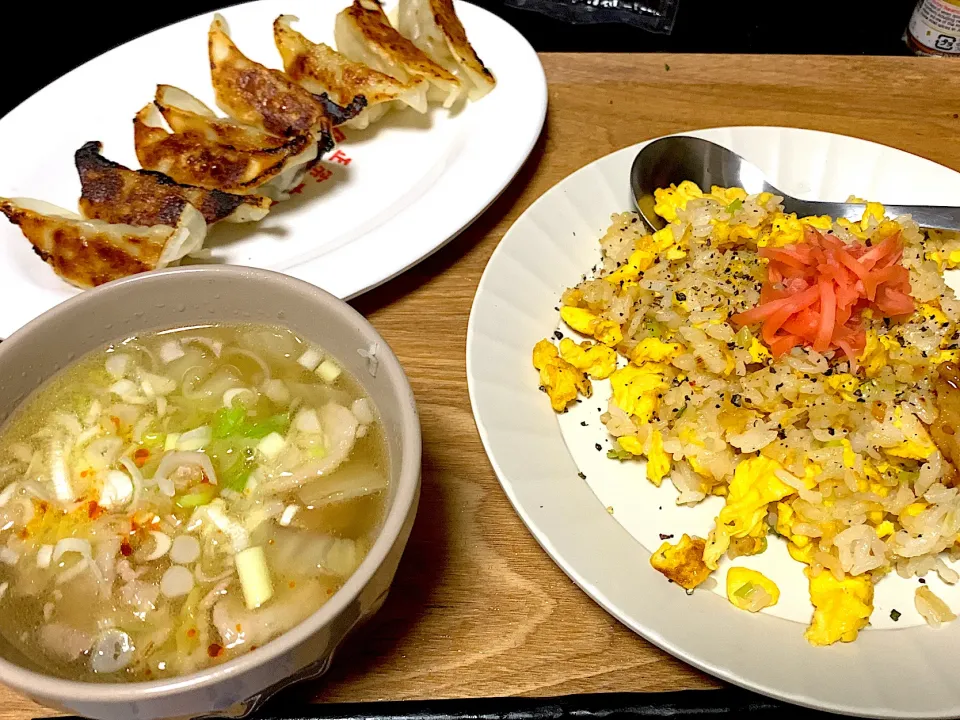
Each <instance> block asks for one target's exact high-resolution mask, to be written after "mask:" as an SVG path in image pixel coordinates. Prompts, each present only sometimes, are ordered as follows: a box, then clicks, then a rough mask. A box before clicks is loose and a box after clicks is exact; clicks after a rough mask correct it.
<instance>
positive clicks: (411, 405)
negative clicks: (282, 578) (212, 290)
mask: <svg viewBox="0 0 960 720" xmlns="http://www.w3.org/2000/svg"><path fill="white" fill-rule="evenodd" d="M213 273H216V274H218V275H226V276H227V277H229V278H232V279H233V280H234V282H236V283H251V282H252V283H256V284H258V285H261V287H266V286H286V287H287V288H288V289H292V290H294V291H296V292H299V293H300V294H301V295H303V296H305V298H307V299H309V300H312V301H313V302H314V303H315V304H317V306H318V307H321V308H323V310H324V311H328V312H330V311H332V312H333V313H334V314H337V315H339V316H341V317H342V318H343V319H345V320H347V321H348V322H352V323H353V324H355V325H356V326H357V327H358V328H360V329H361V330H363V331H364V332H365V333H366V334H369V335H370V336H371V337H372V339H373V341H374V342H376V343H378V348H377V351H376V352H377V359H378V360H379V365H378V371H379V372H386V373H387V374H388V375H389V378H390V383H391V385H393V386H394V389H395V391H396V393H397V395H398V399H399V405H400V408H399V413H400V417H401V422H400V430H401V437H400V446H401V462H400V472H399V477H398V481H397V490H396V495H395V496H394V502H393V505H392V507H391V508H390V510H389V511H388V513H387V516H386V517H385V518H384V521H383V526H382V527H381V529H380V532H379V534H378V535H377V539H376V540H375V541H374V543H373V546H372V547H371V548H370V551H369V552H368V553H367V556H366V557H365V558H364V559H363V562H361V564H360V566H359V567H358V568H357V569H356V570H355V571H354V573H353V574H352V575H351V576H350V577H349V578H347V581H346V582H345V583H344V584H343V586H342V587H341V588H340V589H339V590H338V591H337V592H336V593H334V595H333V597H331V598H330V599H329V600H328V601H327V602H326V603H324V604H323V605H322V606H321V607H320V608H319V609H318V610H317V611H316V612H314V613H313V614H312V615H310V616H309V617H307V618H306V619H305V620H303V621H302V622H300V623H299V624H297V625H295V626H294V627H292V628H290V629H289V630H287V631H286V632H284V633H282V634H281V635H280V636H278V637H276V638H274V639H273V640H271V641H270V642H268V643H266V644H264V645H262V646H259V647H257V648H256V651H251V652H246V653H244V654H243V655H240V656H238V657H236V658H233V659H231V660H228V661H227V662H225V663H222V664H219V665H213V666H211V667H208V668H204V669H203V670H198V671H196V672H193V673H189V674H187V675H177V676H173V677H169V678H164V679H160V680H147V681H134V682H107V683H100V682H86V681H81V680H66V679H64V678H60V677H57V676H55V675H50V674H47V673H43V672H38V671H35V670H30V669H28V668H25V667H22V666H20V665H18V664H16V663H14V662H12V661H10V660H7V659H6V658H3V657H0V681H2V682H3V683H5V684H8V685H10V686H12V687H15V688H17V689H19V690H22V691H23V692H25V693H27V694H29V695H42V696H48V697H56V698H65V699H69V700H70V701H71V702H73V703H78V702H80V703H83V702H89V703H97V704H101V705H116V704H122V703H131V702H138V701H139V702H143V701H146V700H150V699H156V698H160V697H163V696H168V695H172V694H179V693H182V692H186V691H193V690H197V689H202V688H207V687H210V686H212V685H215V684H218V683H221V682H223V681H224V680H228V679H230V678H233V677H237V676H240V675H243V674H245V673H247V672H249V671H252V670H254V669H255V668H257V667H259V666H261V665H264V664H267V663H269V662H271V661H273V660H276V659H277V658H278V657H281V656H283V655H284V654H285V653H287V652H289V651H290V650H292V649H293V648H295V647H296V646H298V645H300V644H301V643H303V642H304V641H306V640H307V639H308V638H309V637H311V636H312V635H315V634H316V633H317V632H319V631H320V630H321V629H322V628H323V627H324V626H326V625H328V624H329V623H330V622H331V621H333V620H334V619H335V618H336V617H337V616H338V615H340V614H341V613H343V612H344V610H346V609H347V608H348V606H349V605H350V604H351V603H352V602H354V601H355V600H356V598H357V597H358V595H359V594H360V592H361V590H362V589H363V588H364V587H365V586H366V585H367V583H369V582H370V580H371V579H372V578H373V577H374V575H375V574H376V572H377V570H378V569H379V568H380V566H381V565H382V564H383V562H384V561H385V560H386V558H387V556H388V555H389V554H390V552H391V551H392V549H393V547H394V545H395V543H396V541H397V539H398V538H399V537H400V535H401V532H402V530H403V527H404V524H405V523H406V521H407V517H408V515H409V513H410V510H411V508H412V507H414V505H415V503H416V500H417V497H418V493H419V488H420V463H421V453H422V446H421V430H420V421H419V414H418V411H417V407H416V400H415V398H414V394H413V390H412V389H411V387H410V381H409V379H408V378H407V376H406V373H405V372H404V370H403V367H402V366H401V364H400V361H399V359H398V358H397V356H396V355H395V354H394V352H393V349H392V348H391V347H390V346H389V345H388V344H387V342H386V341H385V340H384V339H383V337H382V336H381V335H380V333H379V332H377V330H376V328H374V327H373V325H372V324H371V323H370V322H369V321H368V320H367V319H366V318H365V317H364V316H363V315H361V314H360V313H359V312H357V311H356V310H355V309H354V308H353V307H352V306H350V305H349V304H348V303H347V302H345V301H343V300H340V299H339V298H337V297H336V296H334V295H332V294H331V293H329V292H327V291H326V290H323V289H322V288H320V287H317V286H316V285H312V284H310V283H308V282H305V281H303V280H299V279H297V278H293V277H290V276H288V275H284V274H282V273H278V272H274V271H271V270H263V269H260V268H253V267H247V266H240V265H190V266H184V267H175V268H166V269H163V270H156V271H151V272H147V273H141V274H138V275H132V276H129V277H125V278H122V279H119V280H115V281H112V282H109V283H106V284H104V285H101V286H99V287H96V288H93V289H90V290H86V291H84V292H82V293H80V294H78V295H75V296H73V297H72V298H69V299H68V300H66V301H64V302H62V303H60V304H59V305H56V306H54V307H52V308H51V309H49V310H47V311H46V312H44V313H43V314H41V315H39V316H38V317H36V318H34V319H33V320H31V321H30V322H29V323H27V324H26V325H24V326H23V327H21V328H19V329H18V330H17V331H16V332H14V333H13V334H12V335H10V336H9V337H8V338H7V339H6V340H4V341H3V342H0V363H2V362H3V361H4V357H5V356H6V355H7V354H8V353H9V352H10V348H11V347H14V346H15V345H18V344H20V343H23V342H29V340H30V337H31V336H32V334H33V333H34V332H36V331H37V329H38V328H41V327H42V326H43V325H45V324H46V323H47V322H49V321H50V320H51V319H52V318H54V317H56V316H58V315H61V314H64V313H73V312H81V311H82V310H83V308H84V306H85V305H86V304H88V303H89V302H90V300H91V298H95V297H100V296H103V295H110V294H113V293H115V292H118V291H119V290H120V289H129V286H131V285H134V286H137V285H146V284H148V283H164V282H167V280H166V278H169V277H173V278H177V277H181V276H184V275H200V276H202V275H207V274H213ZM198 280H199V278H198ZM281 324H282V323H281ZM47 379H49V378H47ZM331 649H334V648H331Z"/></svg>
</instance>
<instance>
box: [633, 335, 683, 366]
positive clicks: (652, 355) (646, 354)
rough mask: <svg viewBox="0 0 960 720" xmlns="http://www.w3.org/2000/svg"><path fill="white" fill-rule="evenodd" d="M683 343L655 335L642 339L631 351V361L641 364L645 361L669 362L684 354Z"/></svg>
mask: <svg viewBox="0 0 960 720" xmlns="http://www.w3.org/2000/svg"><path fill="white" fill-rule="evenodd" d="M683 351H684V347H683V345H681V344H680V343H675V342H663V341H662V340H658V339H657V338H655V337H649V338H646V339H644V340H641V341H640V344H639V345H637V346H636V347H635V348H634V349H633V350H632V351H631V353H630V362H632V363H634V364H635V365H641V364H643V363H645V362H669V361H671V360H673V358H675V357H677V356H678V355H682V354H683Z"/></svg>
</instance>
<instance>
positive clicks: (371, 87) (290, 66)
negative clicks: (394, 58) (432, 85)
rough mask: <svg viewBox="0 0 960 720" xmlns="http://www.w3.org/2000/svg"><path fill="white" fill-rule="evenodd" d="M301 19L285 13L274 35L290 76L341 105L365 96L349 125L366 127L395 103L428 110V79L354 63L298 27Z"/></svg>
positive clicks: (274, 28) (420, 110)
mask: <svg viewBox="0 0 960 720" xmlns="http://www.w3.org/2000/svg"><path fill="white" fill-rule="evenodd" d="M297 20H298V18H297V17H296V16H294V15H281V16H280V17H278V18H277V19H276V20H275V21H274V23H273V38H274V41H275V42H276V44H277V49H278V50H279V51H280V56H281V57H282V58H283V68H284V70H285V71H286V73H287V75H289V76H290V78H292V79H293V80H295V81H296V82H298V83H300V85H302V86H303V87H304V88H306V89H307V90H308V91H310V92H311V93H313V94H314V95H323V94H326V95H328V96H329V97H330V98H331V99H332V100H333V101H334V102H336V103H337V104H339V105H346V104H348V103H350V102H353V100H354V99H355V98H357V97H362V98H363V99H364V100H365V102H366V107H365V108H364V109H363V111H362V112H360V113H359V114H358V115H357V116H356V117H354V118H352V119H350V120H348V121H347V122H346V124H347V126H349V127H353V128H356V129H358V130H362V129H363V128H365V127H367V126H368V125H370V124H371V123H373V122H376V121H377V120H379V119H380V118H381V117H383V115H384V114H386V113H387V111H388V110H390V108H391V107H393V106H395V105H407V106H409V107H412V108H413V109H414V110H416V111H417V112H421V113H423V112H426V111H427V88H428V84H427V83H425V82H411V83H404V82H400V81H399V80H397V79H396V78H393V77H390V76H389V75H386V74H384V73H382V72H380V71H379V70H374V69H373V68H371V67H368V66H367V65H364V64H363V63H357V62H353V61H352V60H350V59H348V58H347V57H346V56H344V55H341V54H340V53H338V52H337V51H336V50H334V49H333V48H332V47H330V46H329V45H324V44H323V43H314V42H311V41H310V40H308V39H307V38H306V37H304V36H303V35H302V34H301V33H300V32H298V31H296V30H294V29H293V28H292V27H291V24H292V23H294V22H296V21H297Z"/></svg>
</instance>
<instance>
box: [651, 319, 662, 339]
mask: <svg viewBox="0 0 960 720" xmlns="http://www.w3.org/2000/svg"><path fill="white" fill-rule="evenodd" d="M647 332H649V333H650V336H651V337H655V338H658V337H662V336H663V327H662V326H661V325H660V323H657V322H654V321H653V320H648V321H647Z"/></svg>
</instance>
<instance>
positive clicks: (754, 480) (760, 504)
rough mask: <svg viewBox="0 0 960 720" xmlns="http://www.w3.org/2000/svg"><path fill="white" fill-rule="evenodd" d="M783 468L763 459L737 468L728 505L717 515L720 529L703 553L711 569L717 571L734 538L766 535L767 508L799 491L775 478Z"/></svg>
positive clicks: (759, 458) (757, 458)
mask: <svg viewBox="0 0 960 720" xmlns="http://www.w3.org/2000/svg"><path fill="white" fill-rule="evenodd" d="M781 467H782V466H781V465H780V463H778V462H777V461H776V460H771V459H769V458H766V457H763V456H759V457H755V458H750V459H749V460H743V461H741V462H740V464H739V465H737V469H736V470H735V471H734V473H733V480H731V481H730V490H729V493H728V495H727V503H726V505H724V506H723V509H722V510H721V511H720V514H719V515H718V516H717V526H716V528H714V530H713V531H712V532H711V533H710V537H709V538H708V539H707V546H706V549H705V550H704V553H703V560H704V562H705V563H706V564H707V567H709V568H710V569H711V570H716V569H717V563H718V562H719V560H720V558H721V557H723V554H724V553H725V552H726V551H727V548H728V547H729V546H730V541H731V540H732V539H733V538H744V537H748V536H750V537H762V536H763V535H765V534H766V527H765V520H766V517H767V505H769V504H770V503H772V502H774V501H776V500H782V499H783V498H785V497H787V496H788V495H790V494H792V493H794V492H795V490H794V489H793V488H792V487H790V486H789V485H787V484H786V483H784V482H783V481H782V480H780V479H779V478H778V477H777V476H776V475H775V473H776V471H777V470H780V469H781Z"/></svg>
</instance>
